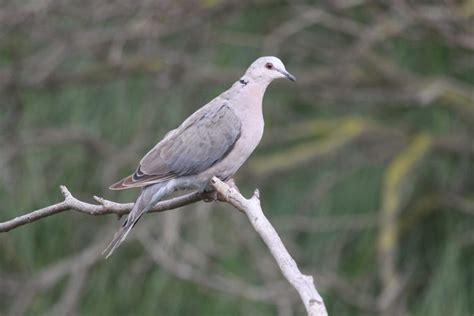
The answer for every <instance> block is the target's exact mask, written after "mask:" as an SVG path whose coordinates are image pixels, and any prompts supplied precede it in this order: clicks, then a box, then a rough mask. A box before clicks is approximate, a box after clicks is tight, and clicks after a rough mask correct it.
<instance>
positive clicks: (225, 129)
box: [110, 104, 241, 190]
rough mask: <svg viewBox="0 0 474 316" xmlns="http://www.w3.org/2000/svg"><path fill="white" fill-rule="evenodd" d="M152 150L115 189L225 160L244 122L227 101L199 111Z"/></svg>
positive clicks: (195, 170)
mask: <svg viewBox="0 0 474 316" xmlns="http://www.w3.org/2000/svg"><path fill="white" fill-rule="evenodd" d="M195 114H196V115H193V116H191V117H190V118H189V119H188V120H186V121H185V122H184V123H183V124H182V125H181V126H180V127H178V128H177V129H176V130H174V131H172V132H170V133H169V134H168V135H166V137H165V138H164V139H163V140H162V141H161V142H159V143H158V144H157V145H156V146H155V147H154V148H153V149H152V150H150V151H149V152H148V153H147V154H146V155H145V157H143V159H142V160H141V162H140V165H139V166H138V168H137V169H136V171H135V173H134V174H133V175H131V176H128V177H126V178H124V179H122V180H121V181H119V182H117V183H115V184H114V185H112V186H111V187H110V188H111V189H114V190H120V189H126V188H131V187H141V186H145V185H149V184H153V183H157V182H162V181H166V180H170V179H174V178H178V177H182V176H188V175H194V174H199V173H201V172H203V171H205V170H207V169H208V168H210V167H212V166H213V165H214V164H216V163H217V162H219V161H221V160H222V159H224V157H225V156H227V154H228V153H229V152H230V151H231V150H232V148H233V147H234V145H235V143H236V142H237V140H238V139H239V137H240V133H241V121H240V119H239V118H238V117H237V116H236V115H235V113H234V111H233V110H232V108H231V107H229V106H228V105H226V104H223V105H221V106H220V107H218V108H216V109H215V110H209V111H198V112H196V113H195Z"/></svg>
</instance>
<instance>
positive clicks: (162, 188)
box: [102, 183, 170, 259]
mask: <svg viewBox="0 0 474 316" xmlns="http://www.w3.org/2000/svg"><path fill="white" fill-rule="evenodd" d="M168 187H169V186H168V185H163V184H161V183H159V184H155V185H151V186H149V187H145V188H143V190H142V192H141V193H140V196H139V197H138V199H137V201H136V202H135V204H134V205H133V208H132V210H131V211H130V213H129V214H128V216H127V218H126V219H125V221H124V222H123V224H122V227H120V229H119V230H118V231H117V232H116V233H115V236H114V238H113V239H112V241H111V242H110V243H109V245H108V246H107V247H106V248H105V250H104V251H103V252H102V254H103V255H105V258H106V259H107V258H108V257H110V256H111V255H112V253H113V252H114V250H115V249H117V248H118V247H119V246H120V245H121V244H122V242H124V240H125V239H126V238H127V236H128V234H129V233H130V231H131V230H132V228H133V227H134V226H135V224H136V223H137V222H138V220H139V219H140V218H141V217H142V216H143V214H145V213H146V212H148V211H149V210H150V209H151V208H152V207H153V206H154V205H155V204H156V203H158V201H160V200H161V199H162V198H163V197H164V196H165V195H167V194H168V193H170V192H169V191H170V190H169V188H168Z"/></svg>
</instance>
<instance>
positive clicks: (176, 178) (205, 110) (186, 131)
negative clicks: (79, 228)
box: [103, 56, 296, 258]
mask: <svg viewBox="0 0 474 316" xmlns="http://www.w3.org/2000/svg"><path fill="white" fill-rule="evenodd" d="M278 78H286V79H288V80H291V81H295V80H296V78H295V76H293V75H292V74H290V73H289V72H288V71H287V70H286V68H285V65H284V64H283V62H282V61H281V60H280V59H279V58H277V57H274V56H264V57H260V58H258V59H257V60H255V61H254V62H253V63H252V64H251V65H250V66H249V68H248V69H247V71H246V72H245V73H244V75H243V76H242V77H240V79H239V80H237V81H236V82H235V83H234V84H233V85H232V86H231V87H230V88H229V89H228V90H226V91H224V92H223V93H222V94H220V95H219V96H217V97H215V98H214V99H213V100H211V101H210V102H209V103H207V104H206V105H204V106H203V107H201V108H200V109H198V110H197V111H196V112H194V113H193V114H191V115H190V116H189V117H188V118H187V119H186V120H184V122H183V123H182V124H181V125H179V126H178V127H177V128H176V129H174V130H171V131H170V132H168V133H167V134H166V135H165V136H164V137H163V139H162V140H161V141H160V142H158V144H156V145H155V147H153V148H152V149H151V150H150V151H149V152H148V153H147V154H146V155H145V156H144V157H143V158H142V160H141V161H140V163H139V165H138V167H137V168H136V170H135V172H134V173H133V174H132V175H130V176H128V177H125V178H123V179H122V180H120V181H118V182H117V183H115V184H113V185H111V186H110V189H111V190H123V189H129V188H141V191H140V194H139V196H138V198H137V200H136V201H135V203H134V205H133V208H132V210H131V211H130V213H129V214H128V216H127V218H126V219H125V221H124V222H123V224H122V226H121V227H120V229H119V230H118V231H117V232H116V234H115V236H114V238H113V239H112V241H111V242H110V243H109V245H108V246H107V247H106V249H105V250H104V252H103V254H104V255H105V256H106V258H108V257H110V255H112V253H113V252H114V250H115V249H117V247H118V246H120V244H122V242H123V241H124V240H125V239H126V237H127V235H128V234H129V233H130V231H131V229H132V228H133V227H134V226H135V224H136V223H137V222H138V220H139V219H140V218H141V217H142V216H143V215H144V214H145V213H147V212H148V211H149V210H150V209H151V208H152V207H153V206H154V205H155V204H156V203H157V202H159V201H160V200H162V199H163V198H164V197H166V196H167V195H169V194H171V193H173V192H175V191H178V190H189V189H192V190H202V191H204V190H209V183H210V180H211V178H212V177H214V176H216V177H217V178H219V179H220V180H222V181H226V180H229V179H230V178H231V177H232V176H233V175H234V174H235V173H236V172H237V170H238V169H239V168H240V167H241V166H242V165H243V164H244V162H245V161H246V160H247V159H248V158H249V156H250V155H251V154H252V152H253V151H254V149H255V148H256V147H257V145H258V144H259V142H260V140H261V138H262V135H263V130H264V119H263V112H262V101H263V96H264V94H265V90H266V89H267V87H268V85H269V84H270V83H271V82H272V81H273V80H274V79H278Z"/></svg>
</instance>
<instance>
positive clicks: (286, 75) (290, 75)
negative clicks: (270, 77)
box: [285, 71, 296, 81]
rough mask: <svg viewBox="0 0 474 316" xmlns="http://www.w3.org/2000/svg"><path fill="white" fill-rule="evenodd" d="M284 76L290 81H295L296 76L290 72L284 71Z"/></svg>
mask: <svg viewBox="0 0 474 316" xmlns="http://www.w3.org/2000/svg"><path fill="white" fill-rule="evenodd" d="M285 77H286V78H287V79H288V80H290V81H296V77H295V76H293V75H292V74H290V73H289V72H288V71H286V72H285Z"/></svg>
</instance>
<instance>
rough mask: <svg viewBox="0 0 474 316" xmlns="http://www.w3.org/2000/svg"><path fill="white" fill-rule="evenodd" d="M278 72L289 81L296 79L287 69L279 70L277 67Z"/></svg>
mask: <svg viewBox="0 0 474 316" xmlns="http://www.w3.org/2000/svg"><path fill="white" fill-rule="evenodd" d="M277 70H278V72H279V73H281V74H282V75H283V76H285V77H286V79H288V80H290V81H296V77H295V76H293V75H292V74H290V73H289V72H288V71H286V70H280V69H277Z"/></svg>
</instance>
